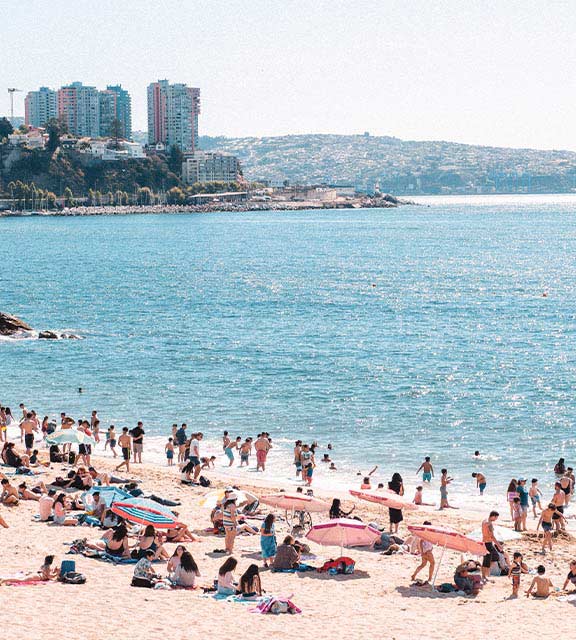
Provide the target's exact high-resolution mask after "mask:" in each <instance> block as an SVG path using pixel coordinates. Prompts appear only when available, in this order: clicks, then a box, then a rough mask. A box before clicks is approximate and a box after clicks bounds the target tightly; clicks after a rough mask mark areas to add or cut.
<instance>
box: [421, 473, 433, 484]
mask: <svg viewBox="0 0 576 640" xmlns="http://www.w3.org/2000/svg"><path fill="white" fill-rule="evenodd" d="M431 480H432V472H431V471H424V473H423V474H422V482H430V481H431Z"/></svg>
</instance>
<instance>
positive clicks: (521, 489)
mask: <svg viewBox="0 0 576 640" xmlns="http://www.w3.org/2000/svg"><path fill="white" fill-rule="evenodd" d="M516 491H518V497H519V498H520V509H521V510H522V520H521V527H522V529H521V530H522V531H528V529H527V528H526V518H527V517H528V506H529V504H530V496H529V495H528V489H526V478H518V487H517V488H516Z"/></svg>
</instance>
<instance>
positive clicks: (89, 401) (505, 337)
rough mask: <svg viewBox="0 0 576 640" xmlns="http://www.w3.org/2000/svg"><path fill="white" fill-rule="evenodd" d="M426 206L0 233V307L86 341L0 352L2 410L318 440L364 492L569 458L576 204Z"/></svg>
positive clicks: (19, 222)
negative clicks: (379, 482) (364, 477)
mask: <svg viewBox="0 0 576 640" xmlns="http://www.w3.org/2000/svg"><path fill="white" fill-rule="evenodd" d="M427 202H428V203H430V202H431V203H432V204H429V206H420V207H415V206H409V207H403V208H400V209H397V210H366V211H354V210H350V211H325V212H298V213H293V212H290V213H271V212H270V213H245V214H236V213H234V214H230V213H217V214H201V215H198V214H190V215H171V216H127V217H115V218H113V217H91V218H5V219H0V252H1V255H2V266H1V267H0V309H1V310H4V311H9V312H11V313H14V314H17V315H19V316H21V317H23V318H25V319H26V320H27V321H29V322H30V323H31V324H32V325H33V326H34V327H36V328H39V329H64V328H67V329H71V330H74V331H76V332H78V333H80V334H81V335H82V336H84V340H81V341H64V340H63V341H58V342H52V341H37V340H24V341H2V342H0V358H1V362H2V372H3V375H2V382H1V384H0V401H2V402H3V403H6V404H8V405H11V406H13V407H17V404H18V402H20V401H24V402H26V404H27V405H28V406H30V407H33V408H36V409H37V410H38V411H39V413H41V414H56V413H57V412H59V411H60V410H65V411H67V412H68V413H70V414H72V415H75V416H76V415H80V414H82V415H87V414H89V412H90V410H91V409H93V408H97V409H98V410H99V413H100V416H101V418H102V421H103V425H104V426H106V425H107V424H108V423H109V422H115V423H116V424H117V425H123V424H127V425H130V426H132V425H133V424H134V422H135V421H136V420H137V419H143V420H144V422H145V424H146V427H147V430H148V432H149V433H153V432H154V433H157V434H165V433H167V432H168V431H169V427H170V425H171V424H172V422H174V421H177V422H181V421H187V422H188V424H189V425H192V428H193V429H196V428H197V429H198V430H203V431H204V432H205V433H206V434H208V436H209V437H210V438H212V437H214V438H216V437H218V436H219V435H220V433H221V432H222V430H223V429H228V430H229V431H230V432H231V435H241V436H246V435H254V434H256V433H257V432H259V431H260V430H267V431H269V432H270V433H271V435H272V437H273V439H274V441H275V442H276V443H277V444H280V445H283V446H285V447H286V451H288V442H289V441H291V440H293V439H294V438H295V437H304V438H306V439H308V440H312V439H317V440H318V441H320V442H321V443H323V444H325V443H327V442H328V441H330V442H332V443H333V445H334V448H335V450H334V459H335V460H336V461H337V462H338V465H339V467H340V468H341V469H343V470H348V471H350V472H352V471H355V470H357V469H362V470H366V469H367V468H368V467H369V466H371V465H372V464H376V463H377V464H380V465H381V469H382V476H383V478H384V477H389V475H390V473H392V471H395V470H400V471H403V472H407V471H408V470H411V471H413V470H415V468H416V467H417V466H418V464H419V462H420V459H421V458H422V456H424V455H425V454H430V455H432V457H433V461H434V462H435V463H436V464H437V465H438V466H448V467H449V469H450V471H451V472H452V473H453V474H455V475H456V476H460V477H461V478H462V482H463V483H464V484H467V483H468V481H469V480H468V477H469V472H470V471H471V468H473V464H472V461H471V456H472V454H473V452H474V450H475V449H479V450H480V451H482V453H483V454H485V456H486V459H485V461H484V462H483V463H482V465H483V468H484V470H485V471H486V472H487V474H488V476H489V479H490V480H493V479H494V480H495V479H498V480H499V481H500V482H504V480H505V479H507V478H509V477H511V476H512V475H518V474H519V473H522V474H527V475H531V474H533V473H537V474H538V475H542V473H543V469H544V468H548V469H550V468H551V466H553V464H554V463H555V462H556V461H557V459H558V457H559V456H560V455H564V456H565V457H566V458H567V460H568V462H576V452H575V451H574V445H575V444H576V437H575V434H574V422H575V419H576V403H575V399H574V383H575V377H576V344H575V337H576V332H575V329H576V218H575V215H574V213H575V212H576V200H575V199H572V198H565V197H564V198H558V199H554V198H509V199H507V198H503V199H498V198H478V199H476V200H468V201H466V200H462V199H460V200H451V199H436V200H434V199H430V200H428V201H427ZM544 293H547V296H543V294H544ZM78 387H83V388H84V390H85V392H84V393H83V394H82V395H80V394H78V393H77V388H78ZM283 443H284V444H283ZM280 448H282V447H280ZM289 458H290V456H289V455H288V454H287V459H289ZM288 461H289V460H288ZM464 478H466V479H464Z"/></svg>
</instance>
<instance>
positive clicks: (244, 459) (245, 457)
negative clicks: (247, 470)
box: [240, 453, 248, 462]
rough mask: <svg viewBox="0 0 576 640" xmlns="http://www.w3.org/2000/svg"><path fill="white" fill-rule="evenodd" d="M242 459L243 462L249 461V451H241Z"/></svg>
mask: <svg viewBox="0 0 576 640" xmlns="http://www.w3.org/2000/svg"><path fill="white" fill-rule="evenodd" d="M240 460H241V461H242V462H248V454H247V453H241V454H240Z"/></svg>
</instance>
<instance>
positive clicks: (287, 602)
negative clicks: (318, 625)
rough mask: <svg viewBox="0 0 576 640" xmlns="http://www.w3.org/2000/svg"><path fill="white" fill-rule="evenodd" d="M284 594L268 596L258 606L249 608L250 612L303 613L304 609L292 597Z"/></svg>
mask: <svg viewBox="0 0 576 640" xmlns="http://www.w3.org/2000/svg"><path fill="white" fill-rule="evenodd" d="M290 598H292V596H288V597H287V598H286V597H284V596H266V597H264V598H262V600H261V601H260V602H259V603H258V606H256V607H254V608H253V609H249V611H250V613H274V614H279V613H302V609H300V608H298V607H297V606H296V605H295V604H294V603H293V602H292V600H291V599H290Z"/></svg>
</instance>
